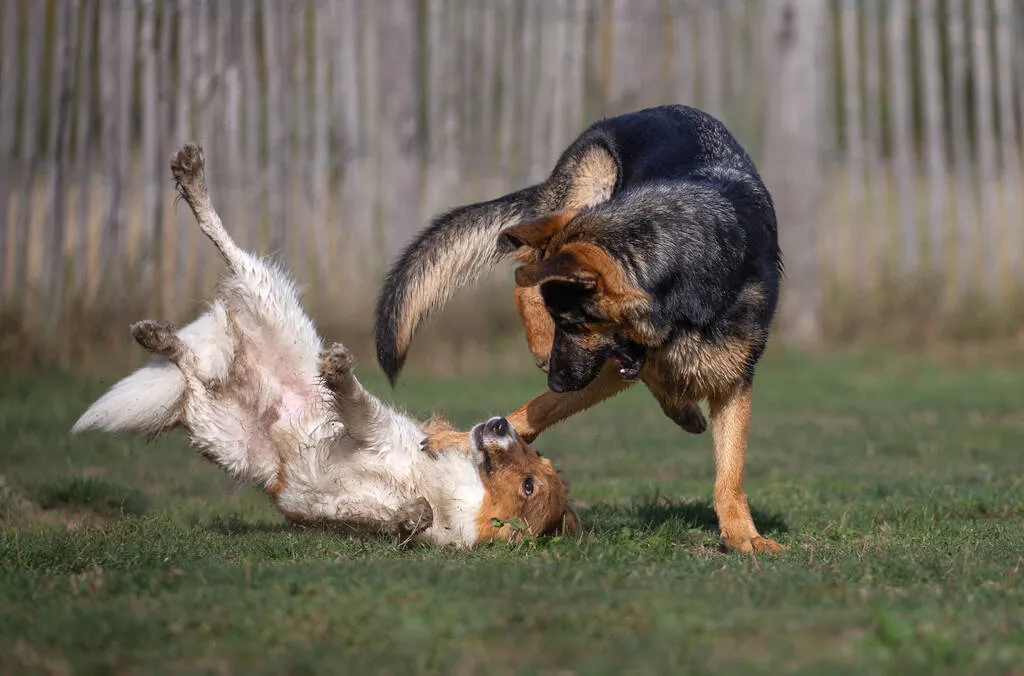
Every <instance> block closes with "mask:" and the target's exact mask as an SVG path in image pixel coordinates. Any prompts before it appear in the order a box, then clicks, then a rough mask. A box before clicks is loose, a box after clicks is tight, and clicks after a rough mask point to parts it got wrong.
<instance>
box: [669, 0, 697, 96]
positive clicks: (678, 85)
mask: <svg viewBox="0 0 1024 676" xmlns="http://www.w3.org/2000/svg"><path fill="white" fill-rule="evenodd" d="M693 16H694V13H693V10H692V9H690V7H689V5H688V4H686V5H681V6H680V8H679V10H678V13H677V14H676V17H675V20H674V21H673V22H672V23H673V36H672V37H673V39H674V40H675V45H674V48H673V50H672V51H673V81H674V91H675V95H676V99H677V100H678V101H679V102H680V103H685V104H687V105H694V104H695V103H696V100H695V96H696V94H695V93H696V88H697V87H696V79H697V68H696V64H697V62H696V60H695V58H694V53H695V52H694V48H693V43H694V35H695V34H696V33H695V32H694V30H693Z"/></svg>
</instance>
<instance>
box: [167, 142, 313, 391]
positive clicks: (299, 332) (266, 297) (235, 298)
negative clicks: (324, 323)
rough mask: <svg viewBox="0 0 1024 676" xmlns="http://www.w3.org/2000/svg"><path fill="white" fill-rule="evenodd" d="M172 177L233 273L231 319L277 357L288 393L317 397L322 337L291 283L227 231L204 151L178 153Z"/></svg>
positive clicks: (224, 289) (191, 148)
mask: <svg viewBox="0 0 1024 676" xmlns="http://www.w3.org/2000/svg"><path fill="white" fill-rule="evenodd" d="M171 173H173V174H174V180H175V182H176V184H177V187H178V193H179V194H180V195H181V196H182V198H184V200H185V201H186V202H187V203H188V205H189V207H190V208H191V209H192V213H193V215H194V216H195V219H196V221H197V222H198V224H199V227H200V229H201V230H202V231H203V234H205V235H206V236H207V237H208V238H209V239H210V241H212V242H213V244H214V245H215V246H216V247H217V249H218V251H220V253H221V256H223V258H224V261H225V262H226V263H227V265H228V269H229V271H230V272H231V275H230V276H229V277H228V279H226V280H225V283H224V284H223V285H222V286H221V289H220V294H219V295H220V297H221V299H222V300H223V301H224V302H225V304H226V305H227V307H228V314H229V315H230V316H231V317H232V318H233V319H235V320H236V321H237V322H238V323H239V325H240V326H241V328H242V330H243V331H244V332H245V333H246V334H248V335H250V336H252V337H253V338H254V339H256V340H258V341H259V342H260V343H261V345H260V346H261V347H262V348H263V349H264V350H265V351H266V352H267V353H268V354H270V355H272V356H273V361H274V362H275V364H274V366H273V367H272V369H271V370H272V371H273V372H274V373H275V376H276V377H277V378H278V379H279V380H281V381H282V382H283V383H284V384H285V386H286V388H288V389H289V390H294V391H295V392H296V394H297V395H298V396H299V398H305V397H309V396H312V394H313V390H312V380H313V379H314V378H315V376H316V356H317V353H318V352H319V350H320V336H319V334H318V333H317V331H316V327H315V326H314V325H313V321H312V320H311V319H310V318H309V317H308V316H307V315H306V313H305V311H303V309H302V306H301V305H300V303H299V298H298V291H297V290H296V288H295V284H294V282H293V281H292V279H291V277H290V276H288V275H287V274H285V273H284V272H283V271H282V270H281V269H279V268H278V267H277V266H276V265H274V264H273V263H271V262H269V261H266V260H264V259H262V258H260V257H258V256H255V255H253V254H251V253H249V252H247V251H244V250H243V249H241V248H239V246H238V245H237V244H235V242H234V240H233V239H231V236H230V235H229V234H228V232H227V231H226V230H225V229H224V225H223V223H222V222H221V219H220V216H219V215H218V214H217V212H216V211H215V210H214V208H213V206H212V203H211V200H210V194H209V189H208V187H207V183H206V160H205V158H204V156H203V151H202V148H200V147H199V146H198V145H195V144H189V145H186V146H185V147H183V148H182V149H181V150H179V151H178V152H177V153H175V155H174V157H173V159H172V160H171ZM268 341H269V344H268Z"/></svg>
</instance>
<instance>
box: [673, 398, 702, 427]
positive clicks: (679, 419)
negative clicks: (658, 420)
mask: <svg viewBox="0 0 1024 676" xmlns="http://www.w3.org/2000/svg"><path fill="white" fill-rule="evenodd" d="M665 413H666V414H668V417H669V418H671V419H672V422H674V423H675V424H677V425H679V426H680V427H682V428H683V430H685V431H687V432H689V433H690V434H702V433H703V432H704V431H705V430H707V428H708V421H707V418H705V417H704V412H703V411H701V410H700V406H698V405H697V402H695V401H684V402H683V403H681V404H679V405H678V406H676V407H674V408H666V409H665Z"/></svg>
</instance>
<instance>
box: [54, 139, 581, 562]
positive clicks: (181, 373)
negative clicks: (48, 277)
mask: <svg viewBox="0 0 1024 676" xmlns="http://www.w3.org/2000/svg"><path fill="white" fill-rule="evenodd" d="M171 171H172V173H173V174H174V178H175V181H176V182H177V187H178V191H179V193H180V194H181V196H182V197H183V198H184V199H185V201H186V202H187V203H188V205H189V206H190V207H191V209H192V212H193V214H194V215H195V217H196V221H197V222H198V224H199V227H200V229H201V230H202V231H203V233H204V234H205V235H206V236H207V237H209V238H210V240H211V241H212V242H213V243H214V245H215V246H216V247H217V249H218V250H219V251H220V253H221V255H222V257H223V258H224V261H225V263H227V267H228V275H227V277H226V279H225V280H224V281H223V282H222V283H221V285H220V286H219V287H218V291H217V293H216V295H215V296H214V297H213V298H212V299H211V302H210V303H209V310H208V311H207V312H206V313H205V314H203V315H202V316H201V317H199V318H198V319H196V320H195V321H193V322H192V323H191V324H189V325H187V326H185V327H182V328H181V329H180V330H175V329H174V327H172V326H171V325H170V324H167V323H164V322H157V321H152V320H145V321H142V322H139V323H137V324H136V325H134V326H133V327H132V333H133V335H134V336H135V339H136V340H137V341H138V342H139V344H141V345H142V346H143V347H144V348H146V349H147V350H148V351H149V352H151V353H153V354H154V355H155V358H154V359H153V360H152V361H151V362H150V363H149V364H147V365H146V366H144V367H142V368H141V369H139V370H137V371H136V372H135V373H133V374H131V375H129V376H127V377H126V378H123V379H122V380H121V381H119V382H118V383H117V384H115V385H114V386H113V387H112V388H111V389H110V390H109V391H108V392H107V393H106V394H104V395H103V396H102V397H101V398H100V399H99V400H98V401H96V402H95V403H93V405H92V406H90V407H89V409H88V410H87V411H86V412H85V413H84V414H83V415H82V417H81V418H80V419H79V420H78V422H76V423H75V426H74V428H73V432H80V431H84V430H90V429H92V430H101V431H106V432H127V433H134V434H142V435H146V436H154V435H156V434H160V433H161V432H164V431H166V430H169V429H172V428H175V427H180V428H183V429H184V430H185V432H186V434H187V436H188V438H189V441H190V442H191V444H192V446H193V448H195V450H197V451H198V452H199V453H201V454H202V455H203V456H204V457H206V458H207V459H209V460H210V461H212V462H213V463H215V464H216V465H217V466H219V467H220V468H221V469H223V470H224V471H225V472H227V473H228V474H229V475H231V476H232V477H234V478H235V479H236V480H238V481H241V482H246V483H252V484H255V485H258V486H260V487H261V488H262V489H263V490H264V491H266V492H267V493H268V494H269V495H270V496H271V498H272V499H273V500H274V503H275V504H276V505H277V507H278V509H279V510H280V511H281V512H282V513H283V514H284V515H285V516H286V517H287V518H288V519H289V520H291V521H294V522H298V523H307V524H313V523H325V522H326V523H336V524H346V525H349V526H353V527H355V528H357V529H359V530H360V531H363V532H370V533H382V534H387V535H391V536H394V537H396V538H397V539H399V540H401V541H422V542H429V543H433V544H456V545H462V546H471V545H474V544H477V543H479V542H482V541H485V540H489V539H492V538H513V537H515V536H516V532H515V530H514V529H512V528H509V527H507V526H506V527H503V528H495V527H494V526H492V525H491V519H492V518H498V519H503V520H505V519H510V518H518V519H521V520H522V521H523V523H525V524H526V525H527V528H528V529H529V531H530V532H531V533H534V534H542V533H549V532H554V531H556V530H558V529H560V528H564V529H565V530H568V531H575V530H577V529H578V527H579V521H578V519H577V518H576V515H575V514H574V513H573V512H572V510H571V509H570V508H569V504H568V498H567V491H566V488H565V485H564V484H563V483H562V481H561V480H560V479H559V477H558V475H557V473H556V472H555V470H554V467H552V466H551V462H550V461H548V460H547V459H545V458H542V457H541V456H540V455H539V454H538V453H537V452H536V451H534V450H533V449H531V448H530V447H529V446H527V445H526V444H525V443H523V441H522V440H521V439H520V438H519V437H518V435H517V434H516V433H515V432H514V431H513V430H512V429H511V427H510V426H509V424H508V423H507V422H506V421H505V420H504V419H503V418H496V419H493V420H490V421H488V422H487V423H485V424H483V425H478V426H477V427H475V428H474V430H473V432H472V433H468V432H456V431H454V430H452V429H451V428H450V426H447V425H444V424H439V423H433V424H430V423H428V424H427V426H426V427H427V429H425V426H424V425H423V424H422V423H420V422H419V421H417V420H414V419H413V418H411V417H409V416H407V415H405V414H404V413H402V412H400V411H397V410H395V409H394V408H392V407H390V406H388V405H387V404H385V403H384V402H382V401H380V400H379V399H377V398H376V397H375V396H373V395H372V394H370V393H369V392H367V391H366V390H365V389H364V388H363V387H362V385H361V384H360V383H359V381H358V380H357V379H356V377H355V374H354V373H353V372H352V365H353V362H354V360H353V358H352V355H351V354H350V353H349V352H348V350H347V349H345V347H344V346H343V345H341V344H338V343H335V344H334V345H332V346H330V347H328V348H327V349H322V348H323V341H322V339H321V338H320V336H319V335H318V333H317V331H316V327H315V326H314V325H313V322H312V321H311V320H310V318H309V317H308V316H307V315H306V313H305V312H304V311H303V309H302V306H301V305H300V304H299V300H298V294H297V292H296V290H295V286H294V284H293V283H292V280H291V279H290V277H289V276H288V275H287V274H286V273H285V272H284V271H283V270H281V269H280V268H279V267H277V266H276V265H274V264H272V263H270V262H268V261H266V260H263V259H261V258H258V257H256V256H254V255H252V254H250V253H248V252H246V251H243V250H242V249H240V248H239V247H238V246H237V245H236V244H235V242H234V241H233V240H232V239H231V237H230V235H229V234H228V233H227V231H226V230H225V229H224V227H223V225H222V223H221V221H220V217H219V216H218V215H217V213H216V212H215V211H214V210H213V207H212V206H211V202H210V197H209V194H208V191H207V186H206V174H205V160H204V157H203V153H202V150H201V149H200V148H199V147H198V146H194V145H190V146H186V147H185V148H183V149H182V150H181V151H179V152H178V153H177V154H176V155H175V157H174V159H173V160H172V162H171Z"/></svg>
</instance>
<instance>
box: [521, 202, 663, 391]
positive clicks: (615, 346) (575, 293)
mask: <svg viewBox="0 0 1024 676" xmlns="http://www.w3.org/2000/svg"><path fill="white" fill-rule="evenodd" d="M601 220H603V219H602V218H601V216H600V215H599V214H596V213H594V212H593V211H590V210H587V211H577V210H567V211H559V212H555V213H552V214H548V215H545V216H542V217H540V218H538V219H535V220H532V221H528V222H525V223H521V224H519V225H515V226H513V227H511V228H509V229H507V230H505V231H504V232H503V233H502V235H501V237H502V240H503V241H502V244H503V245H504V246H507V247H509V248H511V249H516V250H517V256H518V258H519V260H520V261H522V262H524V263H525V265H522V266H520V267H519V268H518V269H516V273H515V279H516V285H517V286H519V287H536V289H537V292H538V293H537V296H536V299H535V302H537V303H543V305H544V307H545V308H546V310H547V312H548V313H549V314H550V316H551V319H552V321H553V322H554V324H555V331H554V340H553V343H552V346H551V355H550V358H549V360H548V365H547V370H548V388H549V389H550V390H551V391H552V392H568V391H575V390H580V389H582V388H584V387H586V386H587V385H588V384H589V383H590V382H592V381H593V380H594V379H595V378H596V377H597V375H598V373H600V371H601V367H602V366H603V365H604V363H605V361H607V360H608V359H609V358H615V359H617V360H618V361H619V363H620V366H621V368H620V371H621V373H622V375H623V377H625V378H626V379H627V380H635V379H636V378H638V377H639V375H640V371H641V369H642V367H643V364H644V360H645V348H644V345H645V344H648V343H649V342H651V341H655V342H656V341H657V339H658V336H657V335H656V334H657V333H658V332H656V331H653V330H652V327H651V326H650V325H649V322H647V321H646V317H647V316H649V314H650V308H651V302H650V297H649V295H648V294H647V293H646V292H644V291H643V290H642V289H639V288H637V286H636V284H635V282H634V280H633V275H632V274H631V272H630V271H629V270H628V269H627V268H626V267H625V266H623V265H622V264H621V263H619V261H617V260H616V259H615V258H614V257H613V256H612V255H611V254H610V253H609V252H608V250H607V249H606V248H605V247H603V246H601V245H600V244H598V243H596V242H594V241H592V240H591V239H590V238H588V237H586V234H587V233H589V232H592V231H593V230H595V225H596V223H595V221H601ZM596 229H597V230H601V229H602V228H600V226H598V227H597V228H596Z"/></svg>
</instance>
